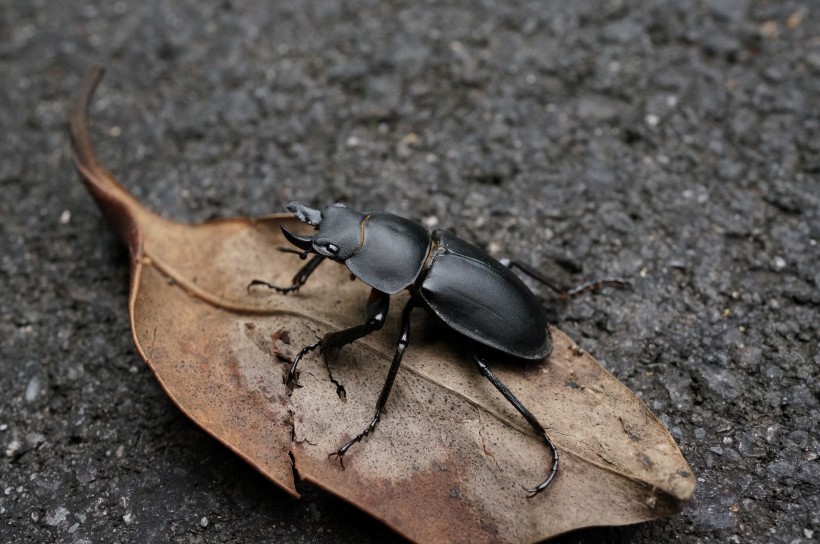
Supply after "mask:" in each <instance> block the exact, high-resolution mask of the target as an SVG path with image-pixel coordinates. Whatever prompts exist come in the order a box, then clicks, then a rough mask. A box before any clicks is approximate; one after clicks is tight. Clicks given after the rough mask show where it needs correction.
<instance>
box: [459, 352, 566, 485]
mask: <svg viewBox="0 0 820 544" xmlns="http://www.w3.org/2000/svg"><path fill="white" fill-rule="evenodd" d="M470 355H471V357H472V358H473V361H474V362H475V364H476V365H478V371H479V372H481V375H482V376H484V377H485V378H487V379H488V380H490V383H492V384H493V386H494V387H495V388H496V389H497V390H498V391H499V393H501V394H502V395H504V398H505V399H507V401H508V402H509V403H510V404H512V405H513V407H514V408H515V409H516V410H517V411H518V413H519V414H521V415H522V416H524V419H526V420H527V423H529V424H530V427H532V430H534V431H535V433H536V434H537V435H538V436H539V437H541V438H542V439H543V440H544V442H545V443H546V444H547V446H548V447H549V449H550V450H551V451H552V468H551V469H550V473H549V475H547V477H546V478H545V479H544V481H542V482H541V483H540V484H538V485H537V486H535V487H533V488H527V487H525V488H524V491H526V492H527V496H528V497H529V498H532V497H535V496H536V495H538V494H539V493H541V492H542V491H544V490H545V489H546V488H547V486H548V485H550V482H551V481H552V479H553V478H554V477H555V473H556V472H558V449H557V448H556V447H555V444H553V443H552V440H550V437H549V436H547V432H546V431H545V430H544V426H543V425H541V423H540V422H539V421H538V419H536V417H535V416H534V415H532V412H530V411H529V410H528V409H527V407H526V406H524V405H523V404H521V401H520V400H518V399H517V398H516V396H515V395H513V393H512V391H510V389H509V388H508V387H507V386H506V385H505V384H504V382H502V381H501V380H500V379H498V377H497V376H496V375H495V374H493V373H492V371H491V370H490V367H488V366H487V363H485V362H484V360H483V359H481V357H479V356H478V355H476V354H475V353H471V354H470Z"/></svg>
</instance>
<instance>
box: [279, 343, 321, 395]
mask: <svg viewBox="0 0 820 544" xmlns="http://www.w3.org/2000/svg"><path fill="white" fill-rule="evenodd" d="M321 345H322V341H321V340H316V341H315V342H313V343H312V344H308V345H307V346H305V347H303V348H302V349H300V350H299V353H297V354H296V357H294V358H293V362H292V363H291V364H290V370H289V371H288V377H287V379H286V380H285V384H286V385H287V386H288V387H291V388H293V387H302V384H300V383H299V379H298V376H297V374H296V367H297V366H298V365H299V361H301V360H302V356H303V355H304V354H305V353H307V352H309V351H313V350H314V349H316V348H318V347H319V346H321Z"/></svg>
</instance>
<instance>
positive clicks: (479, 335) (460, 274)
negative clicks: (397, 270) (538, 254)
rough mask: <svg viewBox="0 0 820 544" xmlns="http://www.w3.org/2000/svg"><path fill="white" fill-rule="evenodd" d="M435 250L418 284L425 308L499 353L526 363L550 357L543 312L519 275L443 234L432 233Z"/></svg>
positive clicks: (478, 250) (440, 232)
mask: <svg viewBox="0 0 820 544" xmlns="http://www.w3.org/2000/svg"><path fill="white" fill-rule="evenodd" d="M433 245H434V248H435V253H434V256H433V259H432V261H431V262H430V264H429V265H428V266H427V268H426V270H424V271H422V274H421V276H420V277H419V281H417V282H416V287H417V289H418V294H419V296H420V298H421V299H422V301H423V302H424V304H425V305H426V306H427V307H428V309H430V310H431V311H432V312H433V313H434V314H436V315H437V316H438V317H439V318H440V319H441V320H442V321H444V323H446V324H447V325H449V326H450V327H452V328H453V329H454V330H455V331H457V332H459V333H460V334H463V335H464V336H466V337H468V338H471V339H472V340H474V341H476V342H478V343H480V344H483V345H485V346H488V347H491V348H493V349H496V350H498V351H501V352H503V353H507V354H509V355H512V356H514V357H518V358H521V359H529V360H538V359H543V358H544V357H546V356H547V355H549V354H550V351H551V350H552V339H551V337H550V333H549V330H548V328H547V320H546V317H545V315H544V310H543V308H542V307H541V303H540V302H539V301H538V299H536V298H535V295H533V294H532V291H530V290H529V288H528V287H527V286H526V285H524V282H522V281H521V280H520V279H519V278H518V276H516V275H515V274H514V273H513V272H512V271H511V270H510V269H509V268H507V267H505V266H504V265H502V264H501V263H499V262H498V261H497V260H496V259H493V258H492V257H490V255H488V254H487V253H486V252H485V251H483V250H481V249H480V248H478V247H477V246H474V245H473V244H470V243H468V242H465V241H464V240H462V239H460V238H458V237H456V236H454V235H452V234H449V233H447V232H443V231H435V232H433Z"/></svg>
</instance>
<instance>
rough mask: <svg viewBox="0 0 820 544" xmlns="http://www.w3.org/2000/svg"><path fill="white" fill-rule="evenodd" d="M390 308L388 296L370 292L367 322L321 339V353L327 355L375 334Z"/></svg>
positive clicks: (373, 290) (379, 292) (372, 290)
mask: <svg viewBox="0 0 820 544" xmlns="http://www.w3.org/2000/svg"><path fill="white" fill-rule="evenodd" d="M389 308H390V295H388V294H387V293H382V292H381V291H377V290H376V289H371V290H370V297H369V298H368V299H367V322H366V323H363V324H361V325H356V326H355V327H350V328H349V329H343V330H341V331H337V332H331V333H328V334H326V335H325V337H324V338H322V343H323V344H324V345H323V346H322V352H324V353H329V352H331V351H333V350H337V349H340V348H342V347H343V346H346V345H347V344H350V343H352V342H355V341H356V340H358V339H359V338H362V337H364V336H367V335H368V334H370V333H373V332H376V331H377V330H379V329H381V328H382V326H383V325H384V321H385V319H387V310H388V309H389Z"/></svg>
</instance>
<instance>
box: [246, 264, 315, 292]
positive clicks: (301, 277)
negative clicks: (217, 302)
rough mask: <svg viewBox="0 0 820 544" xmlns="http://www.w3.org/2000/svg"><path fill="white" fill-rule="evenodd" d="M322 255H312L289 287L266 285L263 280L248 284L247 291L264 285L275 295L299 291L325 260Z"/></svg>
mask: <svg viewBox="0 0 820 544" xmlns="http://www.w3.org/2000/svg"><path fill="white" fill-rule="evenodd" d="M325 258H326V257H325V256H324V255H314V256H313V258H312V259H310V260H309V261H308V262H307V264H305V266H303V267H302V268H300V269H299V271H298V272H297V273H296V275H295V276H293V279H292V280H291V284H290V286H289V287H279V286H277V285H273V284H272V283H268V282H266V281H264V280H253V281H251V282H250V283H249V284H248V291H250V290H251V287H253V286H254V285H264V286H265V287H267V288H269V289H273V290H274V291H276V292H277V293H282V294H283V295H287V294H288V293H291V292H296V291H299V289H300V288H301V287H302V286H303V285H304V284H305V282H306V281H307V280H308V278H309V277H310V275H311V274H313V271H314V270H316V268H317V267H318V266H319V265H320V264H322V261H324V260H325Z"/></svg>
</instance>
